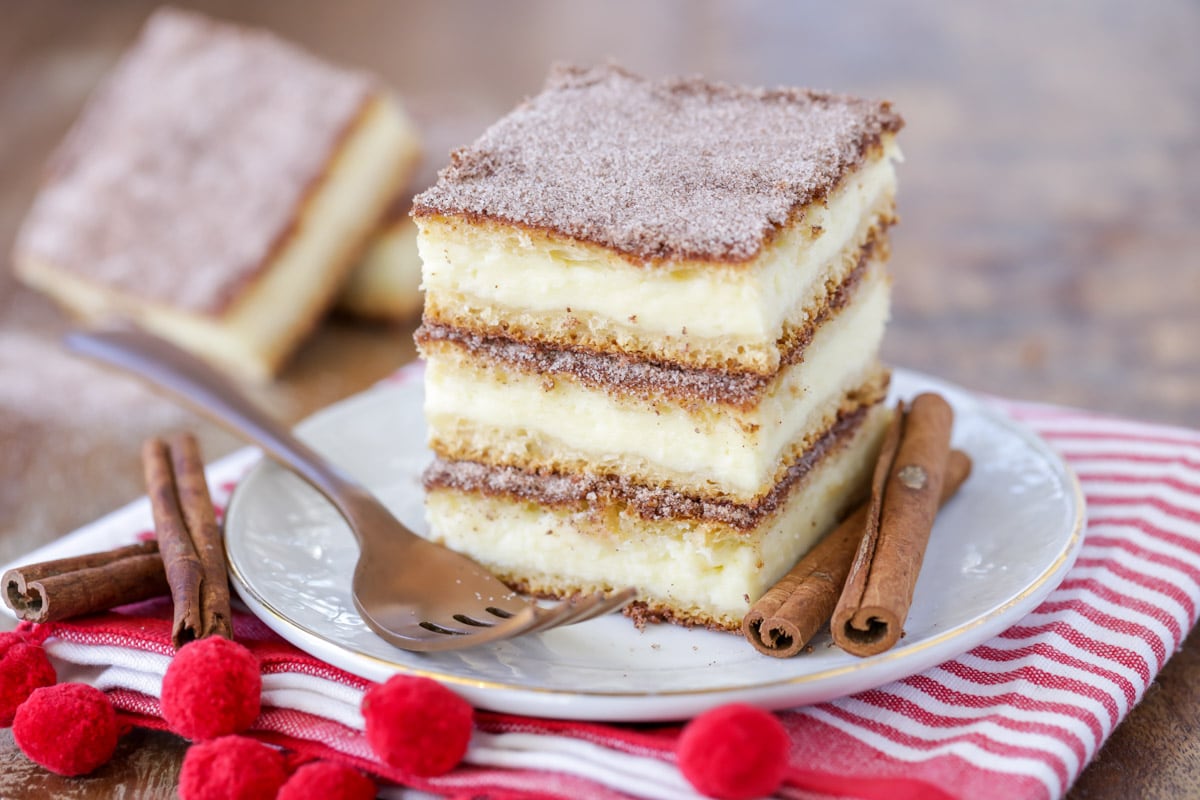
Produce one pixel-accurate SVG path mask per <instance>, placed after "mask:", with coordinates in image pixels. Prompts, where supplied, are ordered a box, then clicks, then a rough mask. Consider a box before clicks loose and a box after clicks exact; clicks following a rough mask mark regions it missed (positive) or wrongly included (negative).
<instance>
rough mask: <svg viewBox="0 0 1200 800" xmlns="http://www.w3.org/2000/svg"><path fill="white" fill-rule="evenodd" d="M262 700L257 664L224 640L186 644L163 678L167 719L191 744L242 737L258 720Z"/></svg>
mask: <svg viewBox="0 0 1200 800" xmlns="http://www.w3.org/2000/svg"><path fill="white" fill-rule="evenodd" d="M261 700H262V675H260V674H259V670H258V659H256V658H255V657H254V654H253V653H251V652H250V651H249V650H247V649H246V648H245V647H242V646H241V645H240V644H238V643H237V642H232V641H230V640H229V639H223V638H221V637H220V636H210V637H208V638H207V639H198V640H196V641H194V642H189V643H187V644H185V645H184V646H183V647H181V648H180V649H179V652H178V653H176V654H175V658H174V659H172V661H171V663H170V664H169V665H168V666H167V674H166V675H164V676H163V687H162V715H163V719H165V720H166V721H167V724H168V725H170V726H171V730H173V731H175V733H178V734H179V735H180V736H182V737H184V738H185V739H191V740H192V741H202V740H204V739H214V738H216V737H218V736H228V735H229V734H231V733H241V732H242V731H244V730H246V729H247V728H249V727H250V725H251V723H253V722H254V720H255V719H256V718H257V717H258V712H259V708H260V704H261Z"/></svg>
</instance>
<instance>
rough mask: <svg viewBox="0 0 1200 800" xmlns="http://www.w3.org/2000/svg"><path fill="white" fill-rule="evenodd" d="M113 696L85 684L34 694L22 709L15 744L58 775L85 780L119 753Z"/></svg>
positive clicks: (15, 726)
mask: <svg viewBox="0 0 1200 800" xmlns="http://www.w3.org/2000/svg"><path fill="white" fill-rule="evenodd" d="M117 733H118V731H117V712H116V711H114V710H113V705H112V701H111V700H109V699H108V695H106V694H105V693H104V692H102V691H100V690H99V689H96V688H94V687H92V686H87V685H85V684H82V683H60V684H58V685H57V686H44V687H42V688H41V689H35V690H34V691H33V693H32V694H30V695H29V699H28V700H26V701H25V702H24V703H22V704H21V706H20V707H19V708H18V709H17V715H16V718H15V719H14V720H13V739H15V740H16V742H17V747H20V748H21V752H22V753H24V754H25V755H27V756H29V760H30V761H33V762H34V763H35V764H39V765H41V766H43V767H45V768H46V769H48V770H50V771H51V772H57V773H58V774H59V775H86V774H87V773H89V772H91V771H92V770H94V769H96V768H97V767H99V766H100V765H101V764H104V763H106V762H107V761H108V760H109V759H110V758H112V754H113V751H114V750H116V749H117Z"/></svg>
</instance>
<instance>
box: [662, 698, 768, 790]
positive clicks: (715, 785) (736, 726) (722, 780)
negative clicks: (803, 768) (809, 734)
mask: <svg viewBox="0 0 1200 800" xmlns="http://www.w3.org/2000/svg"><path fill="white" fill-rule="evenodd" d="M790 750H791V741H790V740H789V739H788V735H787V731H785V730H784V729H783V724H782V723H781V722H780V721H779V720H778V719H777V718H776V717H775V715H774V714H772V713H771V712H769V711H763V710H762V709H761V708H755V707H754V706H748V705H745V704H743V703H730V704H729V705H724V706H719V707H717V708H714V709H712V710H711V711H706V712H704V713H703V714H701V715H700V716H698V717H696V718H695V719H694V720H692V721H691V722H689V723H688V724H687V726H686V727H684V729H683V734H682V735H681V736H680V737H679V744H678V746H677V747H676V749H675V755H676V756H677V757H678V759H679V769H680V771H681V772H683V776H684V777H685V778H687V779H688V780H689V781H690V782H691V784H692V786H695V787H696V789H697V790H698V791H700V792H701V793H703V794H706V795H708V796H709V797H718V798H721V800H750V798H752V797H765V796H767V795H772V794H774V793H775V791H776V790H777V789H778V788H779V786H780V784H782V783H783V775H784V773H785V772H786V771H787V759H788V752H789V751H790Z"/></svg>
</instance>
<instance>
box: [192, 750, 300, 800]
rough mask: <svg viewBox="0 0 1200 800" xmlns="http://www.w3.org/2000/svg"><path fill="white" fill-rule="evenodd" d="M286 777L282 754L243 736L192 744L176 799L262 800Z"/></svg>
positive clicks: (270, 795)
mask: <svg viewBox="0 0 1200 800" xmlns="http://www.w3.org/2000/svg"><path fill="white" fill-rule="evenodd" d="M286 780H287V769H286V768H285V766H284V758H283V753H281V752H279V751H278V750H276V749H274V748H272V747H268V746H267V745H265V744H263V743H261V742H256V741H254V740H253V739H247V738H246V737H244V736H222V737H221V738H220V739H210V740H208V741H206V742H200V743H199V744H194V745H192V746H191V747H189V748H188V751H187V752H186V753H185V754H184V756H183V767H182V768H181V769H180V770H179V800H263V799H264V798H267V799H269V798H272V797H274V796H275V793H276V792H278V791H279V787H281V786H283V783H284V781H286Z"/></svg>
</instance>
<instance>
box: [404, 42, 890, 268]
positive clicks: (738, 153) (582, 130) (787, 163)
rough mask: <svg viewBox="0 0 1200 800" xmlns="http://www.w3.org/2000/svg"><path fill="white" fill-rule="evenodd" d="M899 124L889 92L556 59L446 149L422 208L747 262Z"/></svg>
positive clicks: (642, 250)
mask: <svg viewBox="0 0 1200 800" xmlns="http://www.w3.org/2000/svg"><path fill="white" fill-rule="evenodd" d="M902 124H903V121H902V120H901V119H900V117H899V116H898V115H896V114H895V113H893V112H892V110H891V107H890V105H889V104H888V103H885V102H875V101H868V100H861V99H857V98H852V97H845V96H840V95H831V94H822V93H818V92H812V91H808V90H802V89H751V88H745V87H736V86H728V85H724V84H714V83H708V82H705V81H703V80H701V79H699V78H675V79H668V80H664V81H660V82H649V81H646V80H644V79H642V78H640V77H638V76H636V75H633V74H631V73H629V72H626V71H625V70H622V69H620V68H619V67H616V66H612V65H608V66H601V67H595V68H591V69H583V68H577V67H558V68H556V69H555V70H554V71H553V72H552V73H551V75H550V78H549V80H548V81H547V84H546V87H545V90H544V91H543V92H542V93H541V94H539V95H537V96H536V97H533V98H532V99H530V100H528V101H526V102H525V103H524V104H522V105H521V106H519V107H518V108H517V109H516V110H515V111H513V112H512V113H511V114H509V115H508V116H506V117H504V118H503V119H502V120H500V121H499V122H497V123H496V124H495V125H493V126H492V127H491V128H489V129H488V130H487V131H486V132H485V133H484V134H483V136H482V137H481V138H480V139H479V140H478V141H477V142H476V143H475V144H473V145H471V146H470V147H467V148H464V149H461V150H458V151H456V152H455V153H454V154H452V161H451V164H450V166H448V167H447V168H446V169H444V170H443V171H442V172H441V173H440V175H439V180H438V183H437V184H436V185H435V186H434V187H433V188H431V189H429V190H428V191H426V192H424V193H422V194H421V195H419V196H418V197H417V198H416V213H417V214H418V215H419V214H439V213H440V214H461V215H466V216H472V217H482V218H487V219H494V220H498V221H502V222H506V223H510V224H519V225H526V226H530V227H535V228H541V229H546V230H551V231H555V232H559V233H562V234H565V235H567V236H571V237H574V238H577V239H583V240H586V241H590V242H595V243H597V244H601V245H604V246H607V247H611V248H613V249H615V250H617V251H619V252H621V253H623V254H625V255H627V256H631V257H634V258H637V259H643V260H665V259H669V260H676V259H702V260H725V261H744V260H748V259H751V258H753V257H754V256H755V255H756V254H757V253H758V252H759V250H760V249H761V248H762V246H763V245H764V244H765V243H766V242H767V241H769V239H770V237H771V236H772V235H773V234H774V232H775V231H777V230H779V229H780V228H781V227H782V226H784V225H786V224H788V223H789V222H790V221H792V220H793V219H794V217H795V215H796V214H797V212H799V211H801V210H802V209H803V208H804V207H805V206H806V205H807V204H808V203H810V202H812V201H814V200H818V199H820V198H822V197H824V196H825V195H826V194H827V193H828V192H829V191H831V190H832V189H833V188H834V187H835V186H836V185H837V183H838V181H839V180H840V179H841V177H842V176H843V175H844V174H845V173H846V172H847V171H849V170H851V169H853V168H854V167H855V166H856V165H857V164H859V163H860V162H861V161H862V160H863V157H864V154H865V153H866V152H867V150H868V149H869V148H871V147H872V146H875V145H877V144H878V143H879V142H880V141H881V139H882V137H883V136H884V135H885V134H887V133H890V132H895V131H897V130H899V129H900V127H901V126H902Z"/></svg>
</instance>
